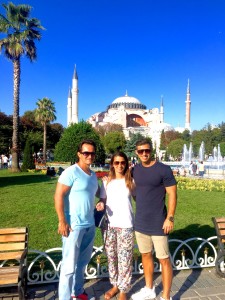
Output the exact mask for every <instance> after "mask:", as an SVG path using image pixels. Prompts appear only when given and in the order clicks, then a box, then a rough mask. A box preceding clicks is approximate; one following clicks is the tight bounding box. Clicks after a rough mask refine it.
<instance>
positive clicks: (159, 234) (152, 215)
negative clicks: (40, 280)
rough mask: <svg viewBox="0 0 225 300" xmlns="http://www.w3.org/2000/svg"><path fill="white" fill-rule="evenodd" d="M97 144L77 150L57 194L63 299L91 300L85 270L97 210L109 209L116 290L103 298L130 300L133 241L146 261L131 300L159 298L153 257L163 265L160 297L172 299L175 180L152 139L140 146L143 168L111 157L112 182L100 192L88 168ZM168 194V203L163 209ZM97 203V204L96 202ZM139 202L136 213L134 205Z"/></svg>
mask: <svg viewBox="0 0 225 300" xmlns="http://www.w3.org/2000/svg"><path fill="white" fill-rule="evenodd" d="M95 152H96V145H95V143H94V142H93V141H92V140H83V141H82V142H81V143H80V145H79V147H78V151H77V156H78V162H77V163H76V164H74V165H72V166H70V167H68V168H67V169H66V170H64V171H63V173H62V174H61V175H60V177H59V179H58V183H57V187H56V191H55V197H54V198H55V209H56V213H57V216H58V233H59V234H60V235H61V236H62V243H63V252H62V264H61V272H60V280H59V300H70V299H71V298H73V299H80V300H88V295H87V294H86V292H85V290H84V271H85V267H86V266H87V264H88V263H89V261H90V258H91V254H92V249H93V244H94V237H95V222H94V213H93V212H94V208H95V207H96V209H97V210H104V209H106V214H107V216H108V220H109V223H108V227H107V228H105V229H104V240H105V250H106V254H107V259H108V271H109V280H110V283H111V285H112V287H111V288H110V289H109V290H108V291H106V293H105V295H104V298H105V299H106V300H109V299H112V298H113V297H114V296H115V295H116V294H118V298H117V299H119V300H127V299H128V298H127V293H128V292H129V290H130V288H131V277H132V264H133V261H132V259H133V247H134V239H135V237H136V241H137V244H138V248H139V251H140V253H141V256H142V265H143V270H144V276H145V286H144V287H143V288H142V289H141V290H140V291H138V292H137V293H135V294H133V295H132V296H131V298H132V299H133V300H148V299H154V298H155V297H156V291H155V286H154V280H153V273H154V256H153V255H154V253H155V256H156V257H157V259H158V260H159V262H160V264H161V266H162V286H163V290H162V295H161V297H160V300H171V299H172V298H171V296H170V290H171V285H172V278H173V271H172V266H171V262H170V253H169V246H168V235H169V233H170V232H171V231H172V230H173V228H174V215H175V210H176V203H177V192H176V180H175V178H174V175H173V172H172V170H171V168H170V167H169V166H167V165H164V164H163V163H161V162H159V161H156V160H155V159H154V158H153V157H152V147H151V144H150V143H149V141H148V140H146V139H144V140H140V141H138V142H137V144H136V151H135V152H136V155H137V156H138V158H139V161H140V163H137V164H135V165H134V166H132V167H131V168H130V167H129V163H128V158H127V156H126V154H125V153H123V152H117V153H115V154H114V155H113V156H112V159H111V162H110V171H109V175H108V177H105V178H103V182H102V185H101V187H100V186H99V185H98V180H97V177H96V174H95V173H94V172H93V171H92V170H91V169H90V166H91V164H92V163H93V162H94V159H95ZM166 194H167V196H168V202H167V203H168V204H167V206H166V204H165V197H166ZM96 196H97V197H98V198H99V201H98V203H97V204H95V197H96ZM132 197H133V199H135V201H136V213H135V215H134V213H133V207H132V201H131V199H132Z"/></svg>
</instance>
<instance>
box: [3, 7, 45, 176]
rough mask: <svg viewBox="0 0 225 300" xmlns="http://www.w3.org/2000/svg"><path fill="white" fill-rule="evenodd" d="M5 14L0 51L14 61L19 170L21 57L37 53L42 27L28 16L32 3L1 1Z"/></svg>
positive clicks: (14, 153)
mask: <svg viewBox="0 0 225 300" xmlns="http://www.w3.org/2000/svg"><path fill="white" fill-rule="evenodd" d="M2 6H3V7H4V8H5V10H6V16H3V15H2V14H0V33H3V34H5V35H6V36H5V37H4V38H2V39H1V40H0V51H2V50H3V51H4V55H5V56H6V58H8V59H9V60H10V61H12V63H13V81H14V87H13V136H12V172H19V171H20V168H19V150H20V149H19V100H20V76H21V66H20V59H21V57H22V56H23V55H26V56H27V57H28V58H29V59H30V61H31V62H32V61H34V60H35V59H36V57H37V53H36V46H35V43H34V42H35V40H40V39H41V34H40V31H39V30H38V29H44V28H43V27H42V26H41V24H40V21H39V20H38V19H35V18H29V16H30V11H31V9H32V7H31V6H29V5H25V4H20V5H15V4H13V3H12V2H9V3H8V4H2Z"/></svg>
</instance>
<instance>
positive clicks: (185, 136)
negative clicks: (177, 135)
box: [181, 129, 191, 143]
mask: <svg viewBox="0 0 225 300" xmlns="http://www.w3.org/2000/svg"><path fill="white" fill-rule="evenodd" d="M181 138H182V139H183V140H184V141H185V142H187V143H190V141H191V133H190V131H189V130H188V129H185V130H184V131H183V132H182V133H181Z"/></svg>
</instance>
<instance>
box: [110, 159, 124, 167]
mask: <svg viewBox="0 0 225 300" xmlns="http://www.w3.org/2000/svg"><path fill="white" fill-rule="evenodd" d="M113 164H114V165H115V166H119V165H122V166H126V162H125V160H123V161H114V162H113Z"/></svg>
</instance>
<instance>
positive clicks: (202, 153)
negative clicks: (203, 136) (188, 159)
mask: <svg viewBox="0 0 225 300" xmlns="http://www.w3.org/2000/svg"><path fill="white" fill-rule="evenodd" d="M198 157H199V160H200V161H203V160H204V159H205V143H204V142H203V141H202V142H201V145H200V148H199V153H198Z"/></svg>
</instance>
